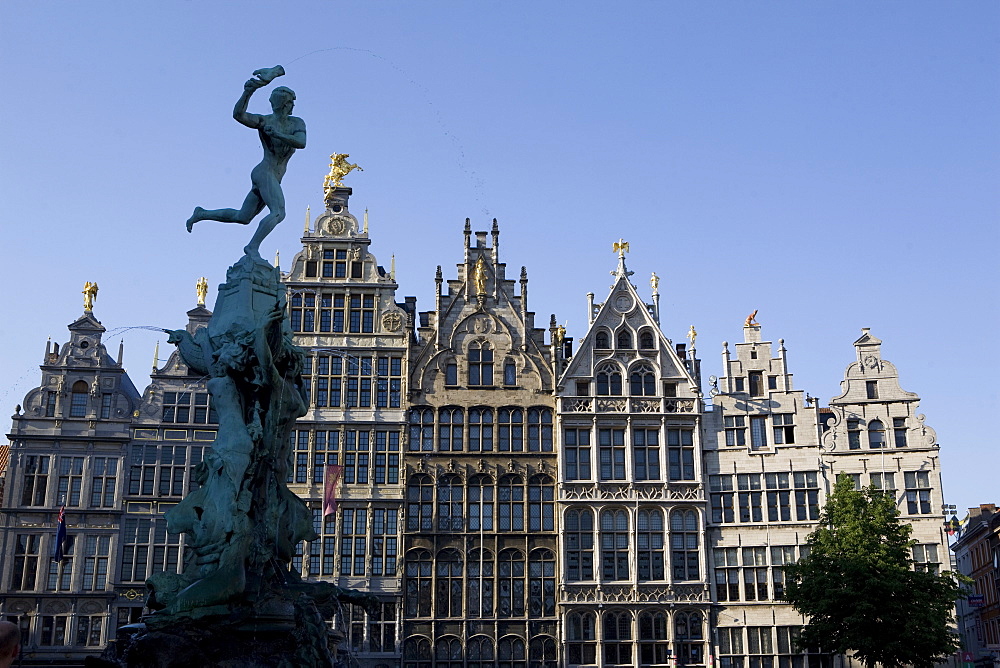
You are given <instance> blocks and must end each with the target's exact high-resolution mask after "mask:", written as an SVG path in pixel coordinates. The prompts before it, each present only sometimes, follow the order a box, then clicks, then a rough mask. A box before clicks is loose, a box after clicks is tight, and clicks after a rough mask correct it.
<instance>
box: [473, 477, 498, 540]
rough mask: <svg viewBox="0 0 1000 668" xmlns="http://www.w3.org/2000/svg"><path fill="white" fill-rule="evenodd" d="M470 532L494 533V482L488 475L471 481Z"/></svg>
mask: <svg viewBox="0 0 1000 668" xmlns="http://www.w3.org/2000/svg"><path fill="white" fill-rule="evenodd" d="M468 518H469V531H493V480H492V479H491V478H490V477H489V476H487V475H482V474H480V475H477V476H474V477H473V478H472V479H471V480H470V481H469V515H468Z"/></svg>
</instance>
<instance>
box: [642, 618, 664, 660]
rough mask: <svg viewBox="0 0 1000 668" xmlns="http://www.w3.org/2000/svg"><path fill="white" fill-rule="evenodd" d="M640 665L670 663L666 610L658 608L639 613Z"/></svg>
mask: <svg viewBox="0 0 1000 668" xmlns="http://www.w3.org/2000/svg"><path fill="white" fill-rule="evenodd" d="M639 665H641V666H667V665H670V643H669V642H667V613H666V612H662V611H659V610H657V611H651V612H643V613H641V614H640V615H639Z"/></svg>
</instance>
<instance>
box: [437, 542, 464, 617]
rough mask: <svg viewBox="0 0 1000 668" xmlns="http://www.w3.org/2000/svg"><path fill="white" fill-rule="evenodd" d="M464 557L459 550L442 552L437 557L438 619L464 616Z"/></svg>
mask: <svg viewBox="0 0 1000 668" xmlns="http://www.w3.org/2000/svg"><path fill="white" fill-rule="evenodd" d="M463 594H464V587H463V585H462V555H461V554H459V552H458V550H454V549H448V550H441V551H440V552H438V556H437V588H436V590H435V596H434V600H435V604H436V607H437V611H436V614H437V616H438V617H461V616H462V595H463Z"/></svg>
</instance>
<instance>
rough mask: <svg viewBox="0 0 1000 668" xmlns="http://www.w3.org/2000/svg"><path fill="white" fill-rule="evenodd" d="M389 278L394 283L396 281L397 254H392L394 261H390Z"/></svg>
mask: <svg viewBox="0 0 1000 668" xmlns="http://www.w3.org/2000/svg"><path fill="white" fill-rule="evenodd" d="M389 278H390V279H392V280H393V281H395V280H396V254H395V253H393V254H392V259H391V260H389Z"/></svg>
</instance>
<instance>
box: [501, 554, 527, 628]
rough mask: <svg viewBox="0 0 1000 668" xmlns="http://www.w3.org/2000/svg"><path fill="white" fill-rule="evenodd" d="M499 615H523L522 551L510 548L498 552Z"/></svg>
mask: <svg viewBox="0 0 1000 668" xmlns="http://www.w3.org/2000/svg"><path fill="white" fill-rule="evenodd" d="M499 575H500V577H499V592H500V596H499V605H498V609H497V613H498V614H499V616H500V617H523V616H524V553H523V552H521V551H520V550H516V549H510V550H504V551H503V552H501V553H500V563H499Z"/></svg>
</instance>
